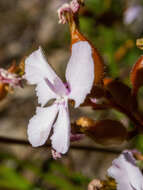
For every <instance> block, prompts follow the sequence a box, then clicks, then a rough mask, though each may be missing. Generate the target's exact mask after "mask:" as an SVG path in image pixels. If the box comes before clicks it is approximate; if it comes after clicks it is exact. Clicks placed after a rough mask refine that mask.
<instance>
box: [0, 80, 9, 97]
mask: <svg viewBox="0 0 143 190" xmlns="http://www.w3.org/2000/svg"><path fill="white" fill-rule="evenodd" d="M6 86H7V85H6V84H3V83H0V101H1V100H3V99H4V98H5V97H6V95H7V93H8V91H7V90H6Z"/></svg>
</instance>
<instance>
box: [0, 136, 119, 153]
mask: <svg viewBox="0 0 143 190" xmlns="http://www.w3.org/2000/svg"><path fill="white" fill-rule="evenodd" d="M0 143H1V144H10V145H12V144H16V145H24V146H31V145H30V143H29V142H28V141H26V140H20V139H14V138H8V137H0ZM50 146H51V145H50V144H46V145H43V146H42V147H50ZM42 147H41V148H42ZM39 148H40V147H39ZM70 148H72V149H74V150H88V151H96V152H104V153H112V154H120V153H121V151H120V150H113V149H105V148H99V147H91V146H84V145H71V146H70Z"/></svg>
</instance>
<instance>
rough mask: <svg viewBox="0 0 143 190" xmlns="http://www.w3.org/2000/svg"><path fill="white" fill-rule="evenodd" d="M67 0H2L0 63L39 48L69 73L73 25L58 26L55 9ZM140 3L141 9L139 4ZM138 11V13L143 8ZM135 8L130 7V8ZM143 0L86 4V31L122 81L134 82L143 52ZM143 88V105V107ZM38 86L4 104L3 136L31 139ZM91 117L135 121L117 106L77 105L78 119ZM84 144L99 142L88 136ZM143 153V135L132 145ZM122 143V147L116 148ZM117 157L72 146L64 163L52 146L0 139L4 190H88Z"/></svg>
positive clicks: (0, 187)
mask: <svg viewBox="0 0 143 190" xmlns="http://www.w3.org/2000/svg"><path fill="white" fill-rule="evenodd" d="M63 2H65V1H64V0H42V1H40V0H30V1H29V0H11V1H9V0H1V1H0V66H1V67H4V68H7V67H8V66H9V65H10V64H11V63H12V61H13V60H16V61H17V63H19V62H20V60H21V58H23V57H24V56H25V55H28V54H29V53H30V52H32V51H33V50H34V49H36V48H37V47H38V46H39V45H41V46H42V47H43V48H44V51H45V52H46V54H47V56H48V61H49V62H50V64H51V65H52V66H53V67H54V68H55V69H56V71H57V72H58V73H59V75H60V76H61V77H62V78H64V69H65V67H66V64H67V61H68V58H69V55H70V51H69V50H70V47H69V44H70V35H69V30H68V27H67V26H63V25H59V24H58V18H57V13H56V10H57V8H58V7H59V6H60V5H61V4H62V3H63ZM139 7H140V8H139ZM131 8H136V9H137V8H139V9H138V11H135V10H136V9H131ZM130 9H131V11H130ZM142 18H143V2H142V1H141V0H140V1H139V0H118V1H115V0H85V7H83V8H82V9H81V15H80V28H81V31H82V32H83V33H84V35H85V36H86V37H88V38H89V39H90V40H91V41H92V42H93V44H94V45H95V46H96V48H97V49H98V50H99V52H100V53H101V55H102V56H103V59H104V62H105V64H106V72H107V73H106V75H107V76H111V77H114V78H120V79H121V80H122V81H124V82H125V83H126V84H128V85H129V86H131V84H130V80H129V73H130V70H131V68H132V66H133V64H134V63H135V62H136V61H137V59H138V58H139V56H140V55H141V54H142V51H141V50H139V49H137V48H136V39H137V38H139V37H142V36H143V35H142V33H143V25H142ZM142 97H143V91H142V90H140V93H139V102H140V109H141V110H143V101H142ZM36 105H37V99H36V96H35V92H34V88H33V87H31V86H26V87H25V88H24V89H17V90H15V93H13V94H11V95H9V96H8V97H7V98H6V99H5V100H4V101H2V102H1V103H0V129H1V130H0V136H6V137H13V138H19V139H27V136H26V128H27V124H28V121H29V119H30V118H31V117H32V115H33V114H34V112H35V106H36ZM85 114H87V115H89V116H90V117H92V118H94V119H100V118H102V119H103V118H109V117H110V118H115V119H119V120H121V121H122V122H123V123H124V124H125V125H126V126H132V124H131V123H130V121H129V120H128V119H127V118H126V117H125V116H124V115H122V114H120V113H119V112H117V111H114V110H112V111H110V112H107V111H106V112H105V111H103V112H101V111H100V112H97V111H96V112H93V111H92V110H90V109H89V108H87V109H86V108H84V109H78V110H75V111H73V110H71V117H72V119H73V120H74V119H76V118H78V117H79V116H83V115H85ZM77 144H83V145H90V146H94V143H93V141H91V140H90V139H88V138H85V139H84V140H82V141H81V142H78V143H77ZM130 146H131V147H137V148H138V149H139V150H140V151H142V152H143V136H141V135H140V136H139V137H137V138H136V139H134V141H133V142H132V143H131V144H129V145H128V144H123V145H121V146H120V147H116V148H120V149H121V150H122V149H123V148H125V147H130ZM114 148H115V147H114ZM116 156H117V155H116V154H107V153H106V154H105V153H103V152H91V151H88V150H85V151H83V150H81V151H77V150H76V151H75V150H70V151H69V153H68V155H67V156H64V157H63V159H61V160H59V161H54V160H53V159H52V158H51V153H50V150H49V149H48V150H47V149H45V148H37V149H33V148H31V147H25V146H19V145H4V144H0V190H46V189H47V190H76V189H77V190H83V189H87V185H88V183H89V181H90V180H91V179H93V178H95V177H101V178H104V177H105V174H106V169H107V168H108V167H109V166H110V165H111V161H112V160H113V158H115V157H116Z"/></svg>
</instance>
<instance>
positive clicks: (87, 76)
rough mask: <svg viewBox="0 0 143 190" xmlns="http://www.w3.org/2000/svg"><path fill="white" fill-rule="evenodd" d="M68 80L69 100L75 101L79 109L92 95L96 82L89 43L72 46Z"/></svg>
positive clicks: (78, 43) (82, 42)
mask: <svg viewBox="0 0 143 190" xmlns="http://www.w3.org/2000/svg"><path fill="white" fill-rule="evenodd" d="M66 79H67V82H68V84H69V86H70V90H71V93H70V94H69V98H70V99H73V100H75V107H78V106H79V105H80V104H81V103H83V102H84V99H85V98H86V96H87V94H89V93H90V91H91V88H92V85H93V81H94V62H93V58H92V49H91V46H90V45H89V43H88V42H86V41H81V42H77V43H75V44H74V45H73V46H72V55H71V58H70V60H69V63H68V65H67V69H66Z"/></svg>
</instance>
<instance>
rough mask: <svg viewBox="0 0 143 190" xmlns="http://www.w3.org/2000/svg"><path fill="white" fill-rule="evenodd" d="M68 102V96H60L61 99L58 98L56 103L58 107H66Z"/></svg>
mask: <svg viewBox="0 0 143 190" xmlns="http://www.w3.org/2000/svg"><path fill="white" fill-rule="evenodd" d="M67 100H68V97H67V96H59V97H57V98H56V101H55V103H56V104H58V105H59V104H63V105H65V104H66V102H67Z"/></svg>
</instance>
